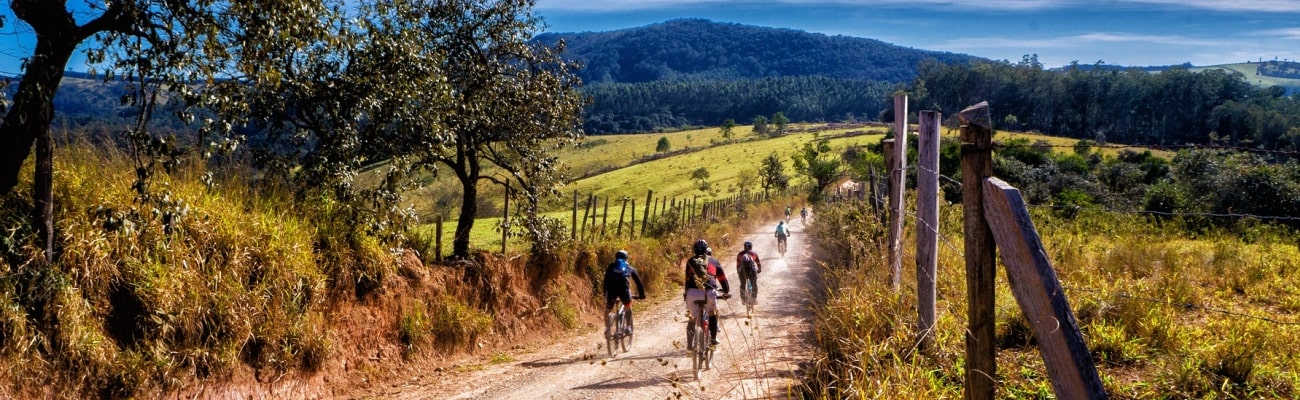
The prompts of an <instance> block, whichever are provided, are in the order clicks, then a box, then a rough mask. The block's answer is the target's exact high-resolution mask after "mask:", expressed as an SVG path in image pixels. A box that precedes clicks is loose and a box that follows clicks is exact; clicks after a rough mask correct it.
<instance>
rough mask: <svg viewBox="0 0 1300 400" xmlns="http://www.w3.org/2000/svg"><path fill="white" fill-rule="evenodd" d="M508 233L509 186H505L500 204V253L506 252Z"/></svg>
mask: <svg viewBox="0 0 1300 400" xmlns="http://www.w3.org/2000/svg"><path fill="white" fill-rule="evenodd" d="M509 235H510V188H509V187H507V188H506V196H505V203H504V204H502V205H501V255H505V254H506V240H507V239H508V238H509Z"/></svg>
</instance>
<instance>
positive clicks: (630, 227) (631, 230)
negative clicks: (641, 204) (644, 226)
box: [627, 199, 636, 240]
mask: <svg viewBox="0 0 1300 400" xmlns="http://www.w3.org/2000/svg"><path fill="white" fill-rule="evenodd" d="M630 215H631V217H632V220H631V221H630V222H628V223H627V238H628V240H631V239H634V238H636V199H632V212H631V213H630Z"/></svg>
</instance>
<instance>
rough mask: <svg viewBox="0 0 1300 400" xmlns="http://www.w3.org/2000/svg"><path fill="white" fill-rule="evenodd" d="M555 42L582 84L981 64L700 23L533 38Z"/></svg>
mask: <svg viewBox="0 0 1300 400" xmlns="http://www.w3.org/2000/svg"><path fill="white" fill-rule="evenodd" d="M561 39H563V40H564V41H565V44H566V46H567V48H566V49H565V55H566V56H567V57H569V58H570V59H573V60H577V61H580V62H582V63H583V64H584V68H583V70H582V71H581V73H580V75H581V77H582V79H583V81H584V82H586V83H588V84H595V83H615V82H617V83H639V82H650V81H657V80H674V79H752V78H765V77H779V76H825V77H831V78H843V79H865V80H876V81H886V82H905V81H910V80H911V79H912V78H914V77H916V67H917V65H918V64H919V63H920V62H921V61H922V60H925V59H927V58H933V59H936V60H938V61H941V62H944V63H964V62H970V61H973V60H983V59H982V58H979V57H974V56H970V55H965V54H956V53H948V52H939V51H928V50H919V49H913V48H909V47H903V46H897V45H893V44H889V43H885V42H882V41H879V40H875V39H866V38H859V37H850V36H831V35H825V34H820V33H809V32H805V31H800V30H795V29H786V28H771V27H761V26H753V25H742V24H736V23H724V22H714V21H709V20H704V19H676V20H669V21H665V22H661V23H656V24H651V25H646V26H641V27H636V28H628V29H620V30H614V31H606V32H581V33H544V34H541V35H538V36H537V37H536V38H534V40H535V41H537V42H540V43H544V44H555V43H556V42H558V41H559V40H561Z"/></svg>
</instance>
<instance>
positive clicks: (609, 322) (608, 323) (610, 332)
mask: <svg viewBox="0 0 1300 400" xmlns="http://www.w3.org/2000/svg"><path fill="white" fill-rule="evenodd" d="M615 327H616V326H615V323H614V314H607V315H605V350H607V351H608V352H609V356H610V357H613V356H614V346H616V345H617V343H615V339H614V337H615V335H617V334H618V332H616V331H614V328H615Z"/></svg>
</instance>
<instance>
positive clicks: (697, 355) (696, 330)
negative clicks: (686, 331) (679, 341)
mask: <svg viewBox="0 0 1300 400" xmlns="http://www.w3.org/2000/svg"><path fill="white" fill-rule="evenodd" d="M691 336H692V338H691V339H693V340H691V343H690V344H689V345H688V346H690V348H691V368H692V369H694V370H695V380H697V381H698V380H700V368H702V367H703V365H702V363H703V361H704V352H703V351H701V350H700V343H701V342H702V341H703V340H704V339H703V338H704V336H705V335H704V333H703V332H700V324H698V323H696V322H695V321H691Z"/></svg>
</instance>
